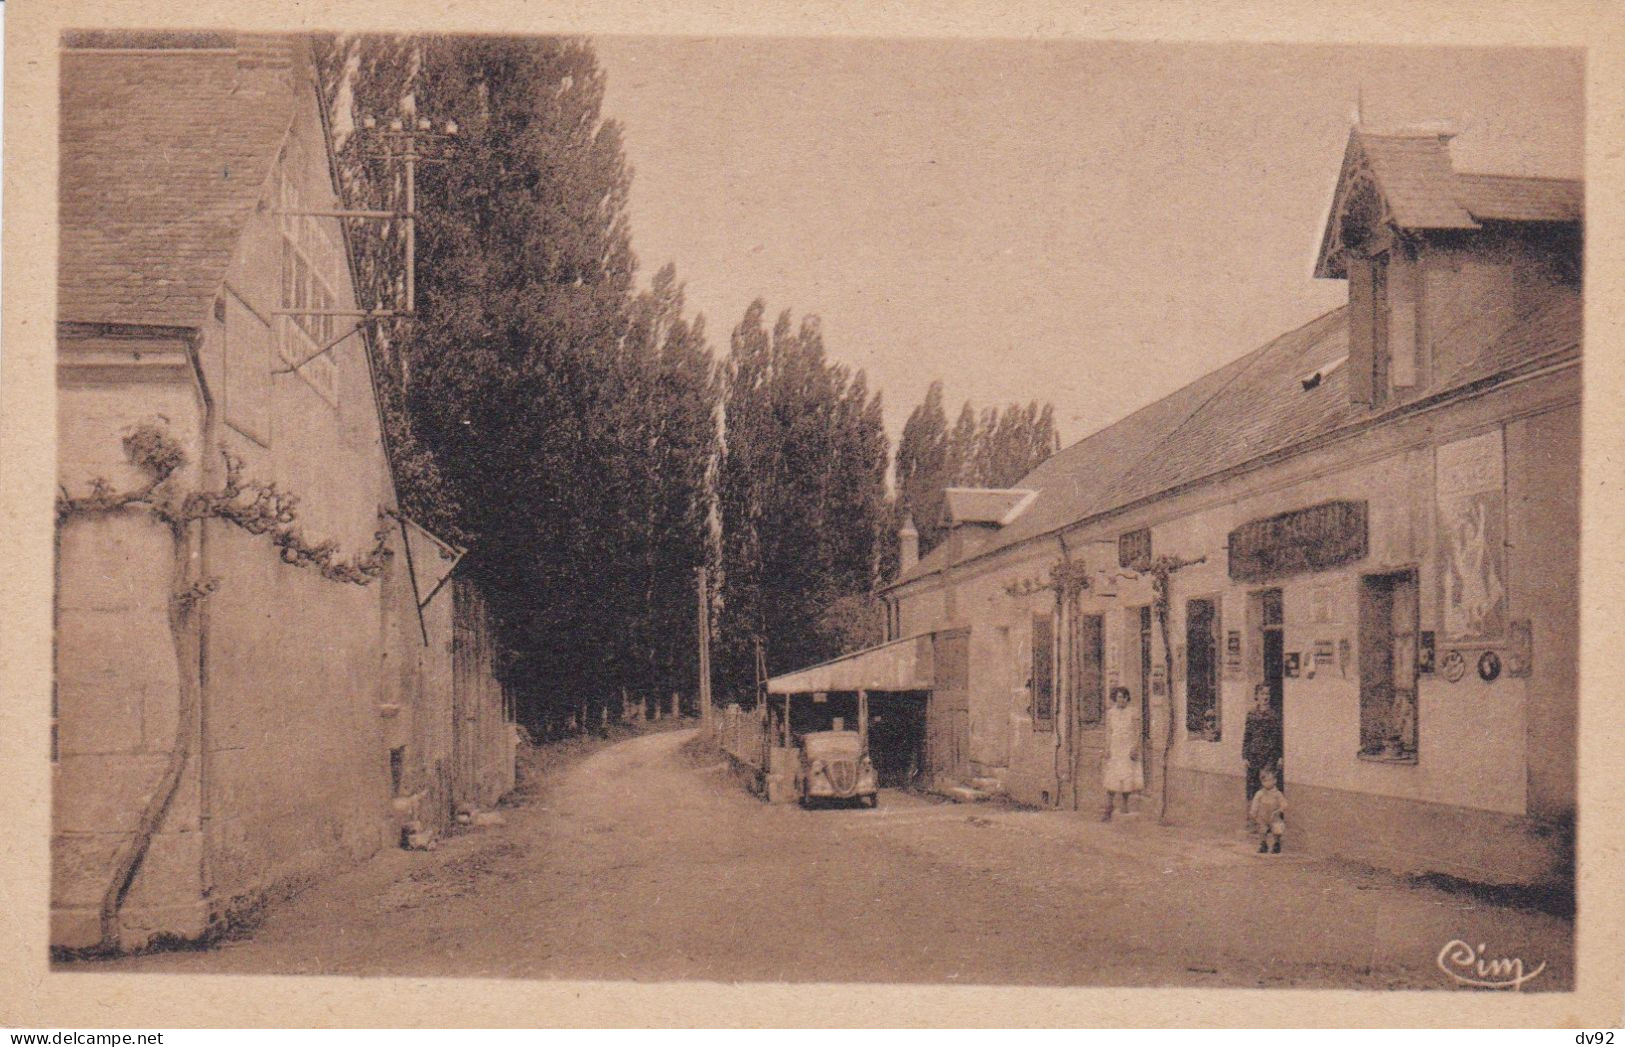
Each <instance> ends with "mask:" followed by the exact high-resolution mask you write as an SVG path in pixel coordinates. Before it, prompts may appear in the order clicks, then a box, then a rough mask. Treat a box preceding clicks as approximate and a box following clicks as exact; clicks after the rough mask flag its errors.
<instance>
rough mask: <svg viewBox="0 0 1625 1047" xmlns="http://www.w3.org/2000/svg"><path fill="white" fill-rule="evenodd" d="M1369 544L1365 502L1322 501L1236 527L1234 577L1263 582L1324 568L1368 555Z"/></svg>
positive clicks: (1232, 536) (1233, 535) (1232, 548)
mask: <svg viewBox="0 0 1625 1047" xmlns="http://www.w3.org/2000/svg"><path fill="white" fill-rule="evenodd" d="M1366 548H1367V529H1366V503H1365V502H1353V501H1339V502H1322V503H1321V504H1320V505H1312V506H1310V507H1309V508H1307V509H1295V510H1293V511H1292V512H1289V513H1279V514H1277V515H1275V516H1270V517H1266V518H1264V519H1262V520H1253V521H1251V522H1250V523H1244V524H1242V525H1241V526H1240V527H1238V528H1236V529H1235V530H1234V531H1231V532H1230V577H1231V578H1232V579H1233V580H1235V581H1238V582H1263V581H1269V580H1270V579H1273V578H1282V577H1285V576H1287V575H1292V574H1303V573H1305V572H1309V571H1324V570H1328V569H1330V568H1333V567H1340V566H1342V565H1343V564H1347V563H1353V562H1354V561H1356V560H1360V559H1364V557H1365V555H1366Z"/></svg>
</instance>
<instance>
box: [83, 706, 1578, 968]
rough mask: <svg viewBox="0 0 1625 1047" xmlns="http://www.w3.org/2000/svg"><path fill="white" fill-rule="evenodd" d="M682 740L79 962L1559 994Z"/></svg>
mask: <svg viewBox="0 0 1625 1047" xmlns="http://www.w3.org/2000/svg"><path fill="white" fill-rule="evenodd" d="M690 737H692V732H687V731H684V732H673V733H665V734H655V735H649V736H644V737H639V738H634V739H632V740H629V741H625V742H621V743H619V744H616V745H613V746H610V747H608V748H605V749H603V750H602V751H599V752H597V753H595V754H593V755H591V756H589V757H587V758H586V759H584V760H581V761H579V762H577V763H575V764H573V765H571V766H568V767H566V768H563V769H561V770H559V771H557V772H555V773H554V774H553V775H552V776H551V778H549V779H544V780H543V782H542V784H541V787H540V789H538V790H537V791H536V792H535V793H534V794H533V795H532V796H531V798H530V799H529V800H528V801H527V802H525V803H524V804H522V805H521V806H518V807H516V808H512V809H510V810H509V811H507V812H506V813H507V824H506V825H503V826H499V827H493V828H490V829H486V830H482V831H479V832H474V833H470V834H467V835H463V836H459V837H456V838H453V839H451V840H449V841H447V842H446V844H445V845H444V846H443V847H442V848H441V849H440V850H438V851H435V852H432V853H408V852H404V851H392V852H389V853H386V854H383V855H381V856H379V858H377V859H376V860H374V861H372V862H369V863H368V864H367V865H365V866H364V867H362V868H360V869H357V870H354V871H352V872H350V873H347V874H344V875H342V876H340V877H338V878H336V879H333V880H330V881H328V882H326V883H323V884H322V885H320V886H318V887H316V888H313V889H311V890H309V891H307V892H305V893H304V894H302V895H301V896H299V897H298V898H296V899H294V900H292V901H290V902H287V903H285V904H283V905H281V906H279V907H278V908H277V909H276V910H275V911H274V912H272V913H271V915H270V916H269V917H268V918H267V919H266V920H265V922H264V923H263V925H261V926H260V927H259V928H258V929H257V930H256V931H255V932H254V933H253V935H252V937H251V938H250V939H248V940H245V941H239V942H233V943H228V944H226V945H224V946H223V947H221V948H217V949H214V950H209V951H202V952H176V953H161V954H153V955H148V956H141V957H133V958H127V959H124V960H120V961H116V962H113V963H92V964H76V965H73V966H76V967H78V968H81V969H95V970H108V969H118V970H142V971H194V972H207V973H224V972H244V973H327V974H374V975H461V976H510V977H527V978H571V979H639V980H676V979H703V980H714V981H725V982H732V981H781V980H790V981H801V980H817V981H894V982H895V981H904V982H946V983H957V984H967V983H992V984H1001V983H1002V984H1050V985H1172V984H1181V985H1197V986H1216V985H1223V986H1287V985H1291V986H1313V987H1350V988H1353V987H1366V988H1393V987H1409V988H1446V987H1448V983H1447V980H1446V979H1445V977H1444V975H1443V974H1442V973H1441V972H1440V971H1439V969H1438V967H1437V966H1436V963H1435V960H1436V957H1437V956H1438V954H1439V952H1440V949H1441V948H1442V947H1443V946H1444V945H1445V943H1446V942H1449V941H1450V940H1452V939H1462V940H1465V941H1468V942H1471V943H1473V944H1475V945H1476V944H1478V943H1481V942H1482V943H1486V944H1488V945H1489V948H1490V950H1491V951H1492V952H1493V953H1494V954H1495V955H1499V956H1519V957H1521V958H1522V959H1523V960H1524V962H1525V966H1526V967H1533V966H1534V965H1535V964H1536V963H1538V962H1541V961H1545V962H1546V964H1547V968H1546V970H1545V971H1544V972H1543V973H1542V974H1541V975H1540V977H1539V978H1538V979H1536V980H1535V981H1533V982H1531V983H1530V984H1529V985H1527V986H1526V991H1529V990H1535V989H1542V988H1553V989H1555V988H1560V987H1563V986H1566V985H1568V984H1569V982H1570V978H1571V970H1572V967H1571V963H1570V960H1569V954H1570V949H1571V944H1570V943H1571V937H1572V927H1571V925H1570V923H1569V922H1568V921H1565V920H1562V919H1559V918H1556V917H1553V916H1549V915H1545V914H1540V913H1532V912H1524V911H1519V910H1512V909H1506V908H1502V907H1499V906H1495V905H1490V904H1487V903H1484V902H1481V901H1477V900H1474V899H1472V898H1469V897H1466V896H1463V895H1459V894H1454V893H1446V892H1443V891H1438V890H1433V889H1430V888H1423V887H1417V886H1414V885H1410V884H1406V883H1403V882H1401V881H1398V880H1395V879H1392V878H1389V877H1386V876H1380V875H1377V874H1371V873H1361V872H1359V871H1358V870H1354V869H1351V868H1349V867H1347V866H1344V865H1341V864H1335V863H1331V862H1324V861H1317V860H1312V859H1308V858H1305V857H1301V856H1295V855H1283V856H1279V857H1274V856H1270V857H1261V856H1258V855H1256V854H1254V853H1252V847H1251V845H1250V843H1249V841H1247V840H1245V839H1243V838H1242V837H1240V836H1239V834H1238V836H1236V837H1234V838H1215V837H1213V836H1211V835H1202V834H1198V833H1195V832H1192V831H1188V830H1179V829H1172V828H1166V827H1162V826H1158V825H1156V824H1155V823H1154V822H1153V821H1152V820H1151V819H1149V818H1144V817H1142V818H1138V819H1129V820H1125V821H1121V822H1117V823H1113V824H1101V823H1099V822H1097V821H1094V820H1092V819H1088V818H1084V817H1081V816H1077V815H1069V814H1055V813H1040V812H1031V811H1022V810H1015V809H1009V808H1000V807H991V806H986V805H982V806H959V805H954V804H946V803H938V802H934V801H931V800H928V799H924V798H921V797H917V796H911V795H906V794H899V793H892V792H887V793H883V794H882V797H881V803H880V807H879V808H878V809H877V810H873V811H870V810H856V809H854V810H819V811H802V810H800V809H798V808H795V807H767V806H764V805H762V804H761V803H759V802H758V801H756V800H755V799H753V798H751V797H750V796H748V795H746V794H745V793H744V792H743V791H742V790H741V789H740V788H739V787H738V786H737V785H736V784H734V782H733V781H732V780H731V778H729V776H728V775H727V773H726V771H725V770H724V769H723V768H722V767H721V766H720V765H711V766H703V767H702V766H695V765H694V763H693V762H692V761H690V760H689V759H687V758H686V757H685V755H684V753H683V752H682V751H681V750H680V746H681V745H682V743H683V742H685V741H686V740H688V739H689V738H690Z"/></svg>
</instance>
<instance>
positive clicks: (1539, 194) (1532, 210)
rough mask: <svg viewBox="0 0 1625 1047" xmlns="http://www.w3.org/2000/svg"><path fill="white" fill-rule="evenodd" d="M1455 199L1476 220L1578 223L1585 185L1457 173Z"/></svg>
mask: <svg viewBox="0 0 1625 1047" xmlns="http://www.w3.org/2000/svg"><path fill="white" fill-rule="evenodd" d="M1456 187H1457V190H1456V196H1457V199H1459V200H1460V201H1461V203H1462V206H1463V207H1465V208H1466V209H1467V210H1468V211H1469V212H1471V213H1472V216H1473V217H1474V218H1476V219H1478V220H1479V221H1506V222H1578V221H1580V220H1581V219H1582V218H1583V217H1584V216H1585V184H1584V183H1583V182H1580V181H1576V180H1572V179H1567V178H1519V177H1515V176H1512V175H1487V174H1458V175H1456Z"/></svg>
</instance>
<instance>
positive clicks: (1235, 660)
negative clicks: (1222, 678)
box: [1224, 629, 1246, 676]
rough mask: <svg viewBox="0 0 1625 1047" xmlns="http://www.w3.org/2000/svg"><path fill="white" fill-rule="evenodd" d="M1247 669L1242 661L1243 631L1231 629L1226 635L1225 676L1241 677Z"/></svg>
mask: <svg viewBox="0 0 1625 1047" xmlns="http://www.w3.org/2000/svg"><path fill="white" fill-rule="evenodd" d="M1245 668H1246V666H1245V665H1244V663H1243V662H1242V659H1241V630H1240V629H1231V630H1230V631H1229V632H1227V633H1225V634H1224V675H1226V676H1240V675H1242V673H1243V671H1244V670H1245Z"/></svg>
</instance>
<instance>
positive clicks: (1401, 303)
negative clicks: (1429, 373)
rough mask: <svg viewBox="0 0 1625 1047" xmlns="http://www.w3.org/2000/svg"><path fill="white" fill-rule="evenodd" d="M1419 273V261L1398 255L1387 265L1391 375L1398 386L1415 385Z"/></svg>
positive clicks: (1389, 373)
mask: <svg viewBox="0 0 1625 1047" xmlns="http://www.w3.org/2000/svg"><path fill="white" fill-rule="evenodd" d="M1416 276H1417V273H1416V263H1415V262H1413V261H1411V260H1410V259H1409V258H1406V257H1404V256H1403V254H1396V256H1395V257H1394V260H1393V261H1392V262H1391V263H1390V264H1389V266H1388V355H1389V369H1388V377H1389V380H1390V381H1392V382H1393V383H1394V387H1395V388H1407V387H1410V386H1414V385H1415V384H1416V297H1417V296H1416V284H1417V280H1416Z"/></svg>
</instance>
